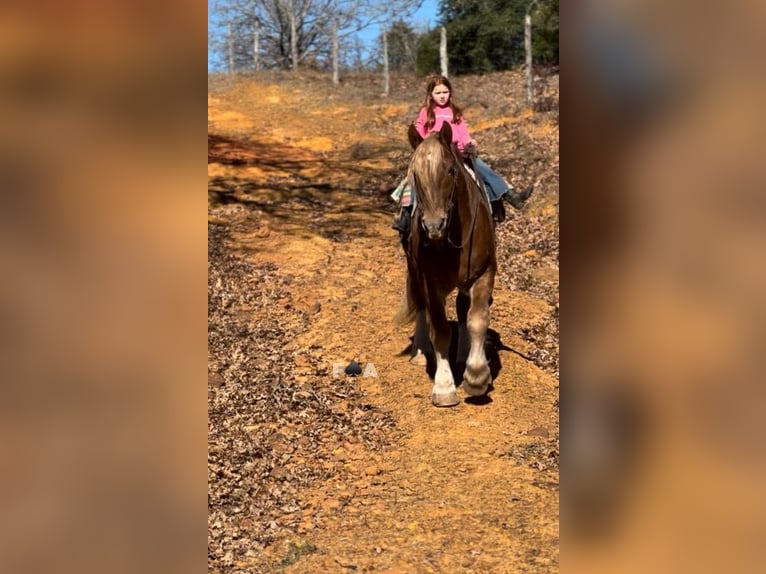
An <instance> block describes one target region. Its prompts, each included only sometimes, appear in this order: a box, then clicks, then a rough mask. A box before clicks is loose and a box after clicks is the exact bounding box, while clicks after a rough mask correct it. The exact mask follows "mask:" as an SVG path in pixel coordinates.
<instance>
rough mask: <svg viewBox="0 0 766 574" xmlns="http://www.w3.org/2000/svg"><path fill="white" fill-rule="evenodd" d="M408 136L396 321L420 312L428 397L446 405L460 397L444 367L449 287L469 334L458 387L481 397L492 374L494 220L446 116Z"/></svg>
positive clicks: (448, 334) (407, 319)
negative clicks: (408, 222) (427, 355)
mask: <svg viewBox="0 0 766 574" xmlns="http://www.w3.org/2000/svg"><path fill="white" fill-rule="evenodd" d="M408 135H409V140H410V144H411V145H412V147H413V148H414V149H415V152H414V154H413V156H412V160H411V161H410V166H409V172H408V178H409V180H410V183H411V185H412V186H413V189H414V190H415V198H416V206H415V209H414V211H413V214H412V226H411V232H410V237H409V240H408V243H407V245H406V250H405V251H406V253H407V288H406V292H405V299H404V304H403V306H402V310H401V311H400V313H399V319H400V321H401V322H404V323H409V322H412V321H413V320H415V318H416V317H417V316H418V315H419V314H420V315H421V316H422V314H423V313H424V314H425V319H426V321H425V323H426V324H427V325H428V334H429V337H430V339H431V344H432V345H433V350H434V356H435V359H436V372H435V375H434V384H433V389H432V391H431V402H432V403H433V404H434V405H436V406H437V407H450V406H454V405H456V404H457V403H458V402H459V401H458V396H457V392H456V389H455V380H454V378H453V376H452V370H451V368H450V365H449V346H450V339H451V332H450V326H449V322H448V321H447V315H446V312H445V308H444V307H445V300H446V298H447V296H448V295H449V294H450V293H452V292H453V291H454V290H455V289H458V295H457V312H458V322H459V323H465V325H466V327H467V330H468V334H469V336H470V350H469V353H468V357H467V359H466V364H465V367H466V368H465V371H464V374H463V381H462V386H463V389H464V390H465V392H466V393H467V394H468V395H471V396H481V395H484V394H485V393H486V392H487V388H488V386H489V384H490V382H491V379H492V376H491V373H490V367H489V362H488V361H487V356H486V354H485V352H484V341H485V338H486V334H487V328H488V326H489V305H490V300H491V297H492V288H493V287H494V282H495V272H496V269H497V261H496V258H495V229H494V222H493V220H492V211H491V208H490V206H489V202H488V200H487V197H486V195H485V194H484V193H483V192H482V191H480V189H479V187H478V185H477V184H476V182H475V181H474V179H473V178H472V177H471V175H470V173H469V172H468V171H467V170H466V169H465V165H464V163H463V158H462V157H461V155H460V152H459V151H458V149H457V147H455V145H454V144H453V143H452V128H451V127H450V125H449V124H448V123H446V122H445V123H444V124H443V126H442V128H441V130H440V131H439V132H434V133H431V134H429V135H428V137H426V138H425V139H423V138H421V137H420V134H418V132H417V130H416V129H415V127H414V126H410V130H409V134H408ZM419 322H420V321H419ZM416 340H417V334H416Z"/></svg>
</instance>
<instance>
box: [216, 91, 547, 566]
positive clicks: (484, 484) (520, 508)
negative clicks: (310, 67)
mask: <svg viewBox="0 0 766 574" xmlns="http://www.w3.org/2000/svg"><path fill="white" fill-rule="evenodd" d="M239 89H241V90H242V89H245V88H242V87H240V88H239ZM247 89H252V90H253V91H257V92H258V93H260V94H261V101H262V102H264V103H263V104H262V105H260V106H253V107H252V108H248V109H247V113H245V112H243V111H242V110H243V107H242V106H232V105H231V103H230V102H227V101H225V99H221V98H216V97H210V99H209V102H208V107H209V112H208V114H209V115H208V117H209V126H210V128H209V134H211V135H209V138H210V141H209V150H210V151H209V154H210V156H211V160H210V162H209V176H210V180H211V186H210V188H211V196H212V197H214V199H215V200H214V201H213V203H212V204H211V209H210V216H209V217H210V220H211V222H213V223H221V224H230V223H231V222H236V223H237V225H236V228H235V230H234V231H233V232H232V233H231V235H230V238H229V240H228V248H229V249H230V250H231V252H232V253H234V254H236V256H238V257H242V258H244V259H246V260H248V261H251V262H253V263H255V264H258V265H263V264H271V265H274V266H276V268H277V269H278V270H279V273H280V274H283V275H285V276H289V277H290V292H291V294H292V299H291V300H290V302H289V304H290V305H293V306H295V308H296V309H297V310H299V311H300V312H301V313H302V314H304V315H305V316H306V317H308V322H307V325H306V327H305V328H303V329H302V330H301V332H300V333H299V334H298V335H297V336H296V337H295V338H294V339H292V340H291V341H289V342H287V344H286V346H285V349H284V351H285V352H286V353H287V354H288V355H290V356H291V357H292V360H293V362H294V365H295V372H294V377H295V380H296V381H298V382H301V383H306V384H309V385H310V384H311V381H312V380H313V378H314V377H315V376H316V373H317V367H316V364H317V362H321V363H323V364H324V366H325V367H326V369H325V370H324V371H323V372H325V373H326V374H325V378H327V377H328V376H330V377H332V376H333V375H332V374H331V369H332V365H333V364H334V363H342V364H343V365H346V364H348V362H349V361H350V360H351V359H355V360H357V361H359V362H360V364H361V366H362V367H363V368H365V367H367V371H366V375H367V376H359V377H357V378H356V379H355V380H354V381H353V383H354V385H355V386H356V387H357V388H358V389H359V390H360V391H362V392H363V393H364V394H365V396H366V400H367V401H369V403H371V405H373V406H374V408H375V409H378V410H380V411H381V412H385V413H387V414H388V415H390V417H391V418H392V419H393V420H394V422H395V428H394V429H393V430H392V431H391V433H390V436H389V437H388V440H387V444H386V445H385V447H384V448H381V449H380V450H370V449H368V448H365V446H364V444H361V443H359V442H348V441H344V442H338V443H333V444H331V445H328V448H330V449H332V450H331V452H330V453H328V457H329V461H330V462H329V463H327V464H328V469H329V470H330V472H328V475H329V476H328V480H326V481H325V482H324V483H322V484H318V485H315V486H314V487H312V488H310V489H307V490H306V491H304V492H302V494H301V497H302V500H303V503H302V504H301V509H300V511H298V512H297V517H296V520H295V522H296V524H297V526H296V527H295V528H294V529H293V531H292V533H289V532H288V533H287V534H286V535H284V536H282V537H281V538H280V539H279V540H277V542H275V543H274V544H271V545H268V546H267V547H265V548H264V549H263V551H262V552H258V553H251V554H250V555H249V556H248V558H246V559H244V561H243V560H240V561H239V562H238V563H237V564H236V565H235V567H234V568H233V570H237V571H256V572H278V571H286V572H293V573H316V572H352V571H366V572H402V573H404V572H555V571H558V468H557V456H558V451H557V437H558V410H557V408H556V406H555V405H556V404H557V398H558V381H557V379H556V377H555V375H554V374H553V373H551V372H549V371H546V370H543V369H541V368H539V367H538V366H536V365H535V364H534V363H533V361H532V360H531V359H530V358H529V356H528V355H529V353H530V350H531V348H530V343H529V341H527V340H524V339H523V338H522V337H520V335H519V334H520V333H521V332H523V331H524V329H525V328H527V329H528V328H530V326H534V325H537V324H539V323H540V322H541V320H542V319H541V318H543V317H546V316H548V315H550V313H551V306H550V304H549V302H547V301H545V300H542V299H540V298H539V297H536V296H533V295H530V294H528V293H525V292H523V291H514V290H511V289H508V288H507V287H505V286H504V285H502V284H499V285H497V286H496V289H495V296H494V299H495V302H494V305H493V308H492V316H491V325H490V327H491V329H492V330H493V331H494V341H495V347H496V348H497V349H498V359H499V364H498V368H499V373H498V375H497V377H496V379H495V381H494V389H493V391H492V392H491V393H490V398H491V400H490V401H489V402H488V403H487V404H483V405H478V404H469V403H465V402H461V403H460V404H459V405H458V406H457V407H454V408H451V409H436V408H434V407H432V406H431V404H430V388H431V381H430V379H429V378H428V376H427V374H426V372H425V369H424V368H423V367H417V366H414V365H412V364H410V363H409V354H408V352H407V347H408V344H409V336H410V334H411V330H410V329H409V328H406V327H405V328H401V327H396V326H395V325H394V324H393V322H392V317H393V314H394V312H395V310H396V308H397V306H398V304H399V301H400V298H401V294H402V288H403V282H404V259H403V254H402V252H401V248H400V247H399V245H398V241H397V238H396V234H395V232H394V231H393V230H391V229H390V224H391V219H392V213H391V209H390V207H389V206H387V205H386V203H385V198H381V194H378V195H376V196H373V198H372V199H371V196H370V195H369V194H368V195H364V194H359V193H355V192H354V190H358V189H360V187H364V185H366V184H368V183H366V182H369V178H370V173H379V172H380V171H381V170H383V171H385V170H392V169H395V168H396V167H397V165H396V163H397V160H396V158H397V157H398V156H397V155H396V153H398V152H394V153H393V154H392V153H389V154H387V155H386V154H378V156H376V157H362V158H360V159H358V161H355V162H352V163H353V166H354V168H353V169H344V168H343V167H342V166H343V162H342V161H338V157H339V154H338V153H337V151H338V150H337V145H336V146H335V148H334V147H333V142H337V141H338V140H339V138H342V141H345V142H347V143H348V142H351V141H354V142H357V144H358V145H364V144H365V142H367V143H369V145H377V146H386V145H388V146H390V145H391V143H390V139H389V138H387V137H385V136H384V135H381V134H376V133H375V132H374V131H372V132H371V131H367V132H365V134H366V135H365V134H362V133H359V132H357V131H356V130H354V125H355V124H354V121H353V118H348V109H347V108H345V107H344V106H342V105H340V104H338V105H337V106H335V107H334V108H333V110H331V111H332V112H333V114H332V117H333V122H332V127H331V128H328V127H327V126H325V125H323V124H324V118H326V117H327V115H328V113H330V112H328V110H327V109H325V112H324V113H323V114H321V115H318V114H312V110H311V109H310V108H308V107H306V106H305V101H301V100H300V98H299V97H298V96H296V94H298V93H299V92H297V91H296V90H290V89H288V88H286V87H280V86H277V85H267V84H258V83H256V82H252V83H251V84H250V85H249V88H247ZM373 105H378V106H379V111H380V110H383V111H385V113H390V114H397V113H398V114H404V116H405V117H406V113H407V111H408V108H407V106H406V105H402V104H396V103H391V104H389V103H386V104H385V105H384V104H380V103H379V102H375V103H374V104H373ZM234 107H236V108H238V109H232V108H234ZM277 112H278V113H279V114H280V117H279V118H278V120H277V119H276V118H275V116H274V114H275V113H277ZM343 118H348V119H347V121H346V123H344V121H343ZM256 132H257V135H256ZM295 134H302V135H301V136H300V137H297V136H296V135H295ZM365 138H366V139H365ZM352 152H353V150H352ZM369 155H374V154H369ZM285 182H287V183H289V185H280V183H281V184H284V183H285ZM450 318H451V319H454V309H452V310H451V311H450ZM370 366H372V367H374V371H375V372H374V373H373V372H372V370H370V369H371V367H370ZM373 375H376V376H373ZM339 376H340V377H344V378H345V377H346V376H345V375H343V374H341V375H339ZM458 392H459V394H461V396H463V394H462V393H461V391H460V390H458ZM337 408H338V409H339V411H342V410H344V408H347V407H346V406H344V403H343V400H342V397H341V399H339V403H338V405H337Z"/></svg>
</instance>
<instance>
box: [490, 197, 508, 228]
mask: <svg viewBox="0 0 766 574" xmlns="http://www.w3.org/2000/svg"><path fill="white" fill-rule="evenodd" d="M491 206H492V219H494V220H495V221H496V222H497V223H502V222H503V221H505V206H504V205H503V202H502V201H500V200H499V199H496V200H495V201H493V202H492V203H491Z"/></svg>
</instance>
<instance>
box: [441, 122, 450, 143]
mask: <svg viewBox="0 0 766 574" xmlns="http://www.w3.org/2000/svg"><path fill="white" fill-rule="evenodd" d="M439 139H440V140H442V143H443V144H444V145H446V146H447V147H450V146H451V145H452V126H451V125H450V124H449V122H444V123H443V124H442V128H441V129H440V130H439Z"/></svg>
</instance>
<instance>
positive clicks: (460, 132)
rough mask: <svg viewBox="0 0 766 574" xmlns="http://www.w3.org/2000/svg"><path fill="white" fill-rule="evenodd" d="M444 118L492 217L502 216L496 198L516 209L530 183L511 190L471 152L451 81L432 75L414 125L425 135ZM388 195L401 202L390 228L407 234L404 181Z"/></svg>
mask: <svg viewBox="0 0 766 574" xmlns="http://www.w3.org/2000/svg"><path fill="white" fill-rule="evenodd" d="M444 122H447V123H449V124H450V126H451V127H452V141H453V143H455V144H456V145H457V148H458V149H459V150H460V152H461V153H463V154H466V155H468V154H471V155H473V161H474V164H475V166H476V171H477V175H478V176H479V177H480V178H481V180H482V181H483V182H484V186H485V187H486V189H487V194H488V195H489V199H490V202H491V203H492V206H493V212H495V217H496V219H500V220H501V219H502V216H498V212H501V210H502V206H501V205H498V203H499V202H500V200H505V201H507V202H508V203H510V204H511V205H512V206H513V207H515V208H516V209H521V208H522V207H523V205H524V202H525V201H526V200H527V199H528V198H529V196H530V195H531V194H532V189H533V186H531V185H530V186H529V187H527V188H526V189H524V190H523V191H520V192H516V191H514V190H513V188H512V187H511V186H510V185H509V184H508V182H506V181H505V179H503V178H502V177H500V176H499V175H497V174H496V173H495V172H494V171H492V168H491V167H489V166H488V165H487V164H486V163H484V161H482V160H481V159H480V158H479V157H478V156H476V155H475V153H476V151H475V150H476V140H475V139H473V138H472V137H471V134H470V133H469V132H468V126H467V125H466V121H465V119H464V118H463V110H462V109H461V108H460V107H459V106H458V105H457V104H456V103H455V101H454V100H453V98H452V85H451V84H450V81H449V80H448V79H447V78H446V77H444V76H441V75H436V76H432V77H431V79H430V80H429V82H428V86H427V87H426V100H425V105H424V106H423V107H422V108H421V109H420V113H419V114H418V117H417V119H416V120H415V124H414V125H415V128H416V129H417V130H418V133H419V134H420V136H421V137H423V138H425V137H426V136H427V135H428V134H429V133H431V132H438V131H439V130H440V129H441V127H442V124H443V123H444ZM392 197H393V198H394V199H395V200H401V204H402V211H401V214H400V216H399V218H398V220H397V221H396V223H394V225H393V228H394V229H397V230H399V231H400V232H401V233H402V234H407V233H408V231H409V227H410V218H411V215H412V197H411V191H410V189H408V186H407V182H406V181H405V182H402V184H400V185H399V187H397V188H396V191H394V193H393V194H392Z"/></svg>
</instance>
